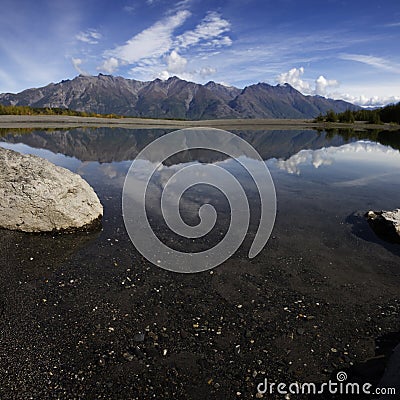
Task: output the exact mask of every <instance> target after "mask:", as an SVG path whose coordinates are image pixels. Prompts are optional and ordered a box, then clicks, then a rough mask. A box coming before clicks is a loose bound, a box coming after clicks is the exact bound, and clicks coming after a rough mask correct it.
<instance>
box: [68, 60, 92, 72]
mask: <svg viewBox="0 0 400 400" xmlns="http://www.w3.org/2000/svg"><path fill="white" fill-rule="evenodd" d="M71 61H72V65H73V66H74V68H75V69H76V70H77V71H78V72H79V74H81V75H88V73H87V72H85V70H83V69H82V68H81V65H82V63H83V61H82V59H80V58H72V60H71Z"/></svg>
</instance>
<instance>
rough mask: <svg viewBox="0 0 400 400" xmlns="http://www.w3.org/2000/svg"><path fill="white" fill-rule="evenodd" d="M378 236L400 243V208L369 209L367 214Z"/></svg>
mask: <svg viewBox="0 0 400 400" xmlns="http://www.w3.org/2000/svg"><path fill="white" fill-rule="evenodd" d="M365 216H366V218H367V220H368V222H369V224H370V225H371V227H372V228H373V230H374V231H375V232H376V234H377V235H378V236H381V237H382V238H383V239H385V240H387V241H389V242H397V243H400V208H398V209H396V210H394V211H368V212H367V214H366V215H365Z"/></svg>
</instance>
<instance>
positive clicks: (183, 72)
mask: <svg viewBox="0 0 400 400" xmlns="http://www.w3.org/2000/svg"><path fill="white" fill-rule="evenodd" d="M189 1H190V0H183V1H180V2H178V3H177V4H176V5H175V7H174V9H175V12H174V14H170V15H167V16H165V17H164V18H162V19H161V20H159V21H158V22H156V23H155V24H153V25H152V26H150V27H149V28H146V29H144V30H143V31H142V32H140V33H138V34H136V35H135V36H133V37H132V38H131V39H130V40H128V41H127V42H126V43H125V44H124V45H121V46H117V47H115V48H114V49H111V50H106V51H105V52H104V56H105V57H106V59H105V61H104V62H103V63H102V64H101V65H100V66H98V67H97V69H98V70H102V71H106V72H109V73H112V72H115V71H116V70H117V68H119V67H122V66H125V67H126V66H128V67H129V66H130V72H131V74H132V75H133V76H135V77H136V78H139V79H143V78H144V79H149V78H154V77H159V78H161V79H167V78H168V77H170V76H172V75H177V76H179V77H180V78H182V79H187V80H193V79H195V77H196V76H197V77H198V78H200V79H205V78H206V77H207V76H209V75H212V74H214V73H215V71H216V68H214V67H211V66H210V65H207V64H205V62H204V61H203V62H202V63H200V65H196V66H195V67H193V64H196V60H197V59H198V58H199V54H200V53H204V52H213V51H215V49H217V48H220V47H227V46H230V45H231V44H232V40H231V38H230V37H229V36H228V32H229V31H230V22H229V21H227V20H226V19H224V18H222V17H221V15H220V14H218V13H216V12H208V13H206V16H205V17H204V18H203V19H202V20H201V21H200V22H199V23H198V24H197V25H196V26H195V27H194V28H193V29H191V30H186V31H184V32H183V33H182V34H180V35H176V34H175V30H176V29H177V28H179V27H180V26H182V25H183V24H184V23H185V22H186V20H187V19H188V18H189V17H190V16H191V13H190V12H189V11H188V10H181V9H179V8H181V7H183V6H186V5H187V4H188V3H189ZM177 8H178V10H177ZM189 58H190V60H191V62H192V66H189Z"/></svg>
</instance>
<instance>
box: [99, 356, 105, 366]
mask: <svg viewBox="0 0 400 400" xmlns="http://www.w3.org/2000/svg"><path fill="white" fill-rule="evenodd" d="M99 365H100V366H101V367H104V366H105V365H106V360H105V359H104V358H103V357H101V358H100V360H99Z"/></svg>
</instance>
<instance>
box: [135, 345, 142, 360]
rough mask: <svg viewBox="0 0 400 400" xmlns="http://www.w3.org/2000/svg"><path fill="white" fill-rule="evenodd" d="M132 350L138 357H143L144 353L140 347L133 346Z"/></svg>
mask: <svg viewBox="0 0 400 400" xmlns="http://www.w3.org/2000/svg"><path fill="white" fill-rule="evenodd" d="M133 352H134V353H135V356H136V357H138V358H144V353H143V351H142V350H140V347H138V346H135V348H134V349H133Z"/></svg>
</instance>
